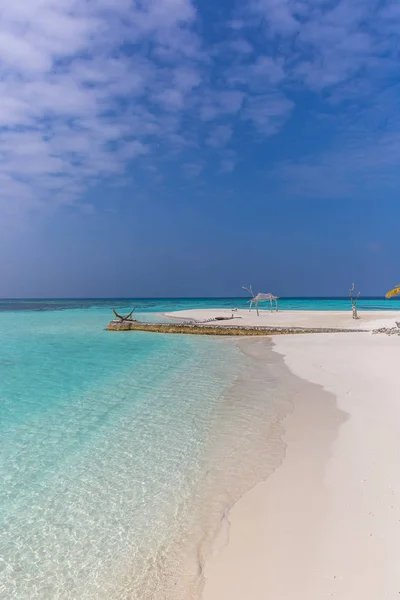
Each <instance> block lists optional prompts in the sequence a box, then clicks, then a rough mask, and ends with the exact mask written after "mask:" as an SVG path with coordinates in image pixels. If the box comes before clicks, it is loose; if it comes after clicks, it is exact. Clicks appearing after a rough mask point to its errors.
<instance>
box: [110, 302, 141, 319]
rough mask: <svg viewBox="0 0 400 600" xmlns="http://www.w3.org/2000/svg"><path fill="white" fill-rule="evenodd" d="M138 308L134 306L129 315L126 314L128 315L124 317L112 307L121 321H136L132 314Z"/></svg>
mask: <svg viewBox="0 0 400 600" xmlns="http://www.w3.org/2000/svg"><path fill="white" fill-rule="evenodd" d="M135 310H136V306H135V307H134V308H132V310H131V312H130V313H129V315H126V317H124V316H123V315H119V314H118V313H117V311H116V310H114V308H113V309H112V311H113V313H114V315H115V316H116V317H117V319H119V320H120V321H121V322H123V321H133V322H135V319H132V315H133V313H134V311H135Z"/></svg>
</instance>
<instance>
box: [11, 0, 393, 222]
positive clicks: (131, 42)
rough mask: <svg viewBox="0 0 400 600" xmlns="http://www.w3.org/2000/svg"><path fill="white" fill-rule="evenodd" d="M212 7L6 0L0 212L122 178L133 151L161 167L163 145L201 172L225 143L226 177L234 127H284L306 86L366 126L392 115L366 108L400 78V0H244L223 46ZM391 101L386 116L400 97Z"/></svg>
mask: <svg viewBox="0 0 400 600" xmlns="http://www.w3.org/2000/svg"><path fill="white" fill-rule="evenodd" d="M201 8H202V6H201V4H195V3H194V0H18V1H14V2H6V1H5V0H0V14H1V20H0V157H1V161H0V181H1V182H2V185H1V187H0V215H1V214H5V213H7V214H16V213H21V214H29V212H31V211H34V212H37V211H41V210H43V209H44V207H47V208H46V210H47V209H48V210H50V209H51V210H53V208H54V207H57V206H58V205H60V204H65V203H67V204H74V203H78V202H79V201H80V199H81V197H83V196H84V192H85V190H86V189H87V188H88V187H90V186H91V185H93V184H95V183H98V182H99V181H101V180H109V179H110V182H111V183H115V181H112V180H113V178H114V179H115V178H116V177H121V178H122V177H123V176H124V173H125V172H126V169H127V167H128V166H129V165H130V163H131V162H132V161H133V160H137V161H139V162H140V161H144V167H145V168H151V163H152V161H153V160H154V161H157V160H160V157H161V155H162V153H164V158H165V159H166V160H167V159H169V160H175V159H176V158H177V155H178V153H180V154H181V156H180V158H179V160H180V161H181V162H182V163H183V164H186V165H189V166H187V167H185V168H184V171H185V172H186V173H190V175H191V176H196V174H199V173H200V172H201V171H202V170H203V168H204V165H205V164H206V162H207V160H210V161H212V160H214V158H213V156H215V150H214V149H215V148H219V149H220V152H221V157H220V163H221V169H222V170H223V171H225V172H228V171H229V170H231V169H233V168H234V166H235V164H236V162H237V160H238V156H237V154H232V155H228V154H226V150H224V152H225V154H224V155H223V156H222V154H223V152H222V149H223V148H225V147H226V146H227V145H228V144H229V146H230V150H231V152H234V150H235V149H236V151H238V150H240V141H239V145H238V146H237V147H235V142H236V140H235V135H236V133H234V132H237V131H241V130H243V128H244V127H245V126H249V127H251V128H252V129H254V130H255V131H256V132H257V133H258V134H261V135H262V136H264V137H268V136H270V135H274V134H276V133H278V132H279V130H280V129H281V128H282V127H283V125H284V124H285V123H286V122H287V120H288V119H289V117H290V116H291V114H292V111H293V109H294V107H295V104H296V102H297V101H298V97H299V96H301V95H302V94H303V95H307V94H312V97H314V98H319V101H320V102H321V106H323V107H324V110H325V111H327V113H329V111H335V110H336V119H337V120H338V119H339V117H338V116H337V113H338V111H339V110H343V114H345V115H346V116H347V117H348V120H349V121H350V122H352V121H354V115H357V118H358V119H359V120H360V124H359V129H360V130H362V129H364V130H368V128H369V126H370V125H371V123H375V121H376V120H377V119H379V118H381V115H382V110H383V109H382V106H381V108H380V110H378V109H374V111H373V116H371V115H370V114H369V113H368V112H367V111H366V109H365V106H366V103H370V104H373V103H374V101H375V99H376V98H377V97H378V94H381V93H382V90H384V89H385V88H387V87H389V86H390V82H391V81H393V80H396V79H397V77H398V70H399V67H398V45H399V33H400V12H399V9H398V5H397V2H395V1H394V0H385V1H383V0H382V1H381V0H338V1H337V2H335V3H331V2H325V1H324V0H321V1H318V2H315V1H311V0H301V1H299V0H247V1H245V2H240V3H239V2H238V3H237V6H236V9H232V11H229V10H228V9H227V14H226V18H224V20H223V21H222V22H221V23H217V25H219V26H220V27H219V29H218V27H216V30H217V29H218V31H220V33H221V36H220V38H219V39H214V38H213V40H212V41H211V38H210V39H207V35H206V34H205V33H204V31H206V29H207V28H204V27H200V25H203V24H204V23H203V21H202V15H201V13H199V11H200V10H201ZM221 14H222V13H221ZM200 31H203V34H202V35H200V33H199V32H200ZM360 107H361V108H360ZM384 107H385V110H386V111H387V115H388V117H387V118H389V117H390V116H391V115H393V114H396V112H397V100H396V102H393V98H392V101H391V103H389V101H388V100H385V104H384ZM352 111H353V112H352ZM332 118H334V117H332ZM371 119H372V120H371ZM392 130H393V131H394V132H396V131H400V126H399V127H397V125H396V128H395V129H393V127H392ZM360 139H361V138H360ZM257 140H258V141H259V140H260V135H259V136H257ZM345 143H346V144H349V142H348V140H347V141H345ZM350 145H351V144H350ZM360 147H362V144H361V143H360ZM371 148H373V142H371ZM187 149H190V151H191V153H192V154H190V159H189V158H188V156H182V155H184V154H185V152H186V150H187ZM196 151H197V158H196V157H195V153H196ZM391 151H394V152H397V145H396V147H395V148H394V149H393V148H392V150H391ZM336 156H337V159H335V160H337V161H339V158H340V153H339V152H338V153H337V154H336ZM348 156H350V153H348ZM371 156H372V154H371ZM383 156H384V157H386V158H385V160H386V161H389V160H390V159H389V153H388V152H384V153H383ZM378 162H379V161H378ZM360 164H361V163H360ZM193 165H196V167H193ZM199 165H200V166H201V168H199ZM310 165H311V166H312V168H310ZM281 168H282V170H285V169H289V168H290V172H291V173H292V174H295V173H299V172H300V170H301V169H302V168H304V177H305V178H306V179H307V178H308V180H310V181H311V180H312V177H313V176H314V174H315V173H316V171H317V170H318V169H319V172H321V173H323V179H324V178H325V177H326V175H327V173H328V171H329V170H328V168H327V166H326V165H324V163H323V162H321V160H320V161H318V160H313V161H311V162H310V161H309V160H308V158H307V160H305V162H304V163H303V162H302V161H297V162H296V163H290V164H289V163H284V164H282V165H281ZM282 172H283V171H282ZM329 173H331V176H334V173H333V172H332V171H331V170H330V171H329ZM296 177H297V175H296ZM295 179H296V178H295ZM124 181H125V179H124ZM303 187H306V186H305V185H304V186H303ZM346 189H348V188H347V187H346Z"/></svg>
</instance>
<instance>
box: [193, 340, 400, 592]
mask: <svg viewBox="0 0 400 600" xmlns="http://www.w3.org/2000/svg"><path fill="white" fill-rule="evenodd" d="M397 348H398V341H396V339H395V338H388V337H387V336H370V335H369V334H368V333H366V334H361V333H359V334H357V335H355V334H351V333H348V334H343V335H342V336H336V335H334V334H321V336H287V337H283V336H279V338H274V348H273V350H274V352H275V353H276V354H278V355H280V356H282V357H283V359H284V362H285V365H286V366H287V367H288V368H289V369H290V372H291V373H292V374H293V375H295V376H296V377H299V378H301V379H302V380H303V382H304V383H305V384H307V383H308V384H310V385H311V386H313V387H312V389H313V390H314V395H312V396H310V397H308V398H307V397H304V396H302V395H301V393H300V394H297V395H295V397H294V398H293V400H294V407H295V408H294V412H293V413H292V414H290V415H288V416H287V417H286V418H285V419H284V421H283V427H284V430H285V432H284V434H283V440H284V442H285V443H286V444H287V449H286V455H285V458H284V460H283V462H282V463H281V465H280V466H278V467H277V469H276V470H275V471H274V472H273V473H272V474H271V475H270V476H269V477H268V478H267V479H266V480H265V481H263V482H261V483H259V484H258V485H256V486H255V487H253V488H252V489H251V490H250V491H248V492H247V493H245V494H244V495H243V496H242V498H241V499H240V500H239V501H238V502H237V503H236V504H235V505H234V506H233V507H232V509H231V510H230V511H229V513H228V517H227V518H228V520H229V524H230V526H229V542H228V543H227V544H226V545H225V546H224V547H223V548H221V547H219V548H215V552H214V555H213V556H212V557H210V559H209V560H208V562H207V565H206V569H205V577H206V583H205V586H204V591H203V596H202V598H203V600H220V599H221V598H229V600H239V599H240V600H242V599H243V598H244V597H246V598H249V599H251V600H265V599H266V598H271V599H273V598H277V599H278V598H279V600H310V598H325V597H331V596H332V597H335V598H338V599H339V600H350V599H351V600H361V599H362V600H376V598H378V597H388V598H395V597H397V596H398V593H399V590H400V575H399V574H398V573H397V571H398V568H397V565H398V562H399V560H400V545H399V543H398V537H399V535H400V517H399V516H398V513H399V514H400V484H399V483H398V477H397V465H396V456H397V455H398V452H400V441H398V440H400V436H399V435H398V433H400V425H397V423H398V422H400V407H397V405H396V401H395V399H394V398H392V396H393V395H394V394H393V390H394V389H395V388H394V386H395V385H396V362H397V361H396V358H395V352H396V349H397ZM308 389H311V388H308Z"/></svg>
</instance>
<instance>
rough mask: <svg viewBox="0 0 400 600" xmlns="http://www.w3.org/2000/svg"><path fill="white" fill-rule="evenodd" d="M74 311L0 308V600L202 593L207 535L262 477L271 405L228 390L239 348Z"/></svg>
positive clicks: (101, 310) (121, 599) (98, 311)
mask: <svg viewBox="0 0 400 600" xmlns="http://www.w3.org/2000/svg"><path fill="white" fill-rule="evenodd" d="M72 306H77V308H71V303H69V308H66V306H65V304H64V305H63V308H64V310H51V306H49V305H48V304H47V305H46V306H43V303H42V306H41V310H40V311H38V310H27V309H28V308H32V307H28V306H26V305H25V310H24V311H20V310H4V311H3V312H0V337H1V345H0V439H1V445H0V597H2V598H3V597H4V598H10V599H11V598H12V599H18V600H25V599H26V600H28V599H29V600H36V599H40V600H54V599H56V598H57V599H62V600H64V599H73V600H77V599H80V600H81V599H82V600H84V599H96V600H97V599H107V600H110V599H115V600H125V599H141V600H147V599H149V600H150V599H152V600H158V599H161V598H162V599H164V600H165V599H169V598H171V600H172V599H173V600H180V599H181V598H182V600H183V599H184V598H185V600H187V599H189V598H195V597H197V594H198V590H199V585H200V580H199V578H200V571H199V562H200V556H201V554H202V551H201V548H202V547H203V546H202V544H201V542H202V540H203V542H204V539H205V538H206V537H207V536H206V532H207V531H209V530H210V527H211V529H212V528H214V529H215V528H216V527H217V526H219V523H220V520H221V516H222V514H223V512H224V510H225V508H226V506H227V505H229V504H230V503H231V502H232V501H234V499H235V498H236V497H237V496H238V495H239V494H240V493H242V491H243V489H245V488H246V487H247V485H249V484H250V483H254V481H256V480H257V478H258V477H259V476H263V475H264V474H265V473H264V471H262V472H259V469H260V465H261V464H262V463H263V461H262V460H260V458H259V457H257V465H256V466H255V467H254V468H253V467H252V466H251V460H254V457H255V456H256V454H255V452H254V448H253V444H255V443H256V440H257V439H258V437H259V436H260V435H261V433H260V432H261V431H264V430H265V428H266V427H267V425H268V423H270V422H271V421H270V418H272V415H273V414H275V412H274V411H275V409H273V402H274V401H273V400H272V399H271V401H270V402H269V403H265V405H263V407H262V408H261V409H260V407H259V406H258V402H259V397H260V390H258V392H257V391H254V392H253V395H252V392H251V389H250V387H247V385H246V390H247V391H246V392H244V391H243V390H242V391H239V392H238V391H237V390H240V381H239V380H240V377H241V373H243V374H244V373H246V372H249V373H250V370H251V368H254V365H253V361H251V360H250V359H249V357H248V356H245V355H244V354H243V353H242V352H241V351H240V350H239V349H238V347H237V346H236V345H235V344H234V343H226V342H223V341H221V340H216V339H211V338H198V337H191V336H163V335H157V334H148V333H140V332H137V333H135V334H134V335H132V333H131V332H128V333H121V334H115V333H110V332H106V331H105V330H104V326H105V325H106V324H107V322H108V320H109V317H110V310H109V307H108V306H99V305H97V306H96V307H92V308H82V304H81V303H76V304H72ZM121 306H122V307H123V303H121ZM36 308H37V307H36ZM53 308H54V306H53ZM56 308H59V306H57V307H56ZM146 315H147V317H145V318H152V314H151V313H149V312H148V313H146ZM249 369H250V370H249ZM252 378H253V380H254V381H255V384H254V385H257V381H258V382H259V386H260V389H262V390H267V384H266V382H265V381H264V380H262V378H261V376H260V377H259V379H258V380H257V376H255V374H254V373H253V375H252ZM235 386H236V387H235ZM238 386H239V387H238ZM235 389H236V395H235V393H234V392H232V390H235ZM229 390H231V393H230V394H229V393H228V392H229ZM244 401H245V403H243V402H244ZM252 403H253V404H252ZM257 422H258V423H259V424H260V426H259V428H258V429H257V427H256V428H255V423H257ZM263 435H264V434H263ZM257 436H258V437H257ZM221 440H222V443H221ZM238 440H240V443H239V442H238ZM212 448H215V449H216V450H215V451H213V450H212ZM246 448H247V451H246ZM239 456H240V460H242V462H243V465H244V467H245V471H246V474H245V478H247V479H249V478H250V479H249V481H248V482H247V483H246V484H244V483H243V486H242V485H241V484H240V485H239V478H238V476H237V465H238V462H239V459H238V457H239ZM246 456H247V457H248V460H249V465H248V468H247V467H246V460H245V457H246ZM267 466H268V465H266V466H265V468H267ZM263 468H264V467H263ZM268 468H269V467H268ZM267 470H268V469H267ZM247 479H246V481H247Z"/></svg>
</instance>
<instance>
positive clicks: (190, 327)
mask: <svg viewBox="0 0 400 600" xmlns="http://www.w3.org/2000/svg"><path fill="white" fill-rule="evenodd" d="M106 329H107V331H149V332H155V333H184V334H192V335H220V336H228V335H241V336H245V335H247V336H249V335H264V336H266V335H288V334H297V333H348V332H353V333H358V332H362V331H363V332H364V333H365V332H366V331H367V330H365V329H343V328H341V329H339V328H332V327H267V326H261V325H260V326H257V327H254V326H250V325H224V326H218V325H213V326H210V325H202V324H201V323H193V322H185V323H141V322H140V321H133V320H132V321H126V320H125V321H117V320H115V321H111V323H109V324H108V325H107V327H106Z"/></svg>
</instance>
